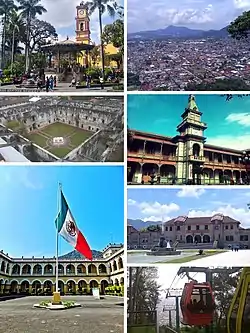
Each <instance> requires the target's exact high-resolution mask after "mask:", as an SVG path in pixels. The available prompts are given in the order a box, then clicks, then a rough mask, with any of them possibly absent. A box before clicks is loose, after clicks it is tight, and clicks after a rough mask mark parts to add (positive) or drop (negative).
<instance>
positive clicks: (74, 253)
mask: <svg viewBox="0 0 250 333" xmlns="http://www.w3.org/2000/svg"><path fill="white" fill-rule="evenodd" d="M92 255H93V258H102V252H100V251H96V250H92ZM59 259H86V258H85V257H84V256H83V255H82V254H81V253H79V252H78V251H76V250H74V251H71V252H69V253H67V254H64V255H62V256H60V257H59Z"/></svg>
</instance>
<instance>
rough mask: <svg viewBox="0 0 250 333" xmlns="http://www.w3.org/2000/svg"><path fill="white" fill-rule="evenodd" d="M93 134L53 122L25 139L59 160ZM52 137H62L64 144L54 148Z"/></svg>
mask: <svg viewBox="0 0 250 333" xmlns="http://www.w3.org/2000/svg"><path fill="white" fill-rule="evenodd" d="M93 134H94V133H93V132H91V131H86V130H83V129H81V128H78V127H75V126H71V125H68V124H64V123H59V122H55V123H53V124H50V125H48V126H45V127H43V128H41V129H38V130H36V131H34V132H31V133H30V134H29V135H27V138H28V139H29V140H30V141H32V142H34V143H35V144H37V145H38V146H40V147H42V148H44V149H46V150H47V151H49V152H51V153H52V154H54V155H56V156H57V157H59V158H62V157H65V156H66V155H67V154H68V153H69V152H70V151H72V150H73V149H75V148H76V147H78V146H79V145H80V144H81V143H83V142H84V141H86V140H87V139H88V138H89V137H90V136H92V135H93ZM54 137H63V138H64V141H65V144H63V145H60V146H55V145H53V144H52V140H53V138H54Z"/></svg>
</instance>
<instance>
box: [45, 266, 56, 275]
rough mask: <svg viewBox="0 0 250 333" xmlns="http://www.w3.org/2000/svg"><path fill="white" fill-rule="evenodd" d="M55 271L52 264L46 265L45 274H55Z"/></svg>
mask: <svg viewBox="0 0 250 333" xmlns="http://www.w3.org/2000/svg"><path fill="white" fill-rule="evenodd" d="M53 271H54V270H53V266H52V265H51V264H47V265H45V266H44V275H53Z"/></svg>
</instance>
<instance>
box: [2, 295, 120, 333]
mask: <svg viewBox="0 0 250 333" xmlns="http://www.w3.org/2000/svg"><path fill="white" fill-rule="evenodd" d="M50 298H51V297H49V296H48V297H34V296H33V297H32V296H30V297H24V298H19V299H13V300H9V301H2V302H1V301H0V333H3V332H4V333H38V332H39V333H45V332H60V333H69V332H74V333H82V332H86V333H110V332H113V333H123V331H124V325H123V320H124V311H123V306H121V305H119V304H121V303H122V302H123V299H122V298H121V297H112V296H105V299H103V300H97V299H94V298H93V297H92V296H64V297H63V300H66V301H71V300H74V301H76V302H77V303H80V304H81V305H82V307H81V308H74V309H68V310H60V311H52V310H47V309H37V308H33V305H34V304H35V303H40V302H41V301H43V300H49V299H50Z"/></svg>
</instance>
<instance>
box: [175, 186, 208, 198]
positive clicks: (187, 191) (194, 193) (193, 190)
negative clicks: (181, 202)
mask: <svg viewBox="0 0 250 333" xmlns="http://www.w3.org/2000/svg"><path fill="white" fill-rule="evenodd" d="M205 192H206V191H205V190H204V188H197V187H192V186H187V187H183V188H182V189H181V190H180V191H179V192H177V197H180V198H187V197H189V198H190V197H193V198H199V197H200V196H201V195H202V194H204V193H205Z"/></svg>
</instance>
